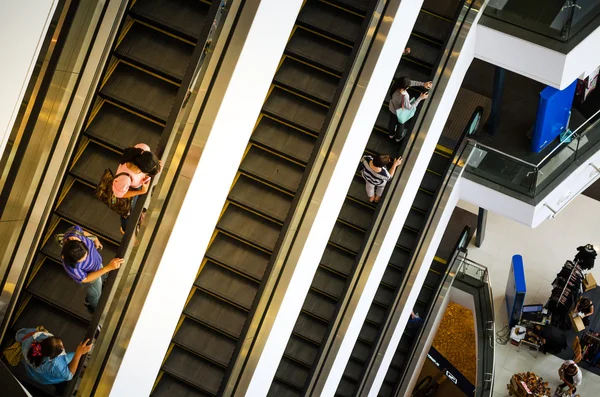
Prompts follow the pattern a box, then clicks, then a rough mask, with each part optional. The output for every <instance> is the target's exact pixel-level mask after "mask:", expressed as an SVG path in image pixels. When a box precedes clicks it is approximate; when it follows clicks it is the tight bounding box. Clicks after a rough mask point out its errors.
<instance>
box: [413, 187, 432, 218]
mask: <svg viewBox="0 0 600 397" xmlns="http://www.w3.org/2000/svg"><path fill="white" fill-rule="evenodd" d="M433 200H434V197H433V196H432V195H431V194H428V193H426V192H424V191H422V190H419V191H417V195H416V196H415V201H414V202H413V207H415V208H417V209H419V210H421V211H423V212H425V213H427V212H428V211H429V210H430V209H431V206H432V205H433Z"/></svg>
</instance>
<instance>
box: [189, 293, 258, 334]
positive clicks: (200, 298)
mask: <svg viewBox="0 0 600 397" xmlns="http://www.w3.org/2000/svg"><path fill="white" fill-rule="evenodd" d="M183 312H184V314H186V315H188V316H190V317H192V318H194V319H196V320H198V321H199V322H201V323H204V324H207V325H209V326H211V327H213V328H215V329H218V330H221V331H223V332H225V333H226V334H228V335H231V336H232V337H235V338H238V337H239V336H240V333H241V332H242V328H243V327H244V322H245V321H246V316H247V313H246V312H245V311H244V310H242V309H239V308H237V307H235V306H232V305H230V304H229V303H227V302H225V301H222V300H220V299H219V298H216V297H214V296H212V295H209V294H207V293H205V292H202V291H200V290H196V291H194V293H193V295H192V298H191V299H190V301H189V302H188V303H187V305H186V306H185V309H184V311H183Z"/></svg>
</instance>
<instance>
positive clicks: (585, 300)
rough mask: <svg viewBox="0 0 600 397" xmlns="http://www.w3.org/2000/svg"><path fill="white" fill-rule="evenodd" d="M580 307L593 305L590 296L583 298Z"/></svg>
mask: <svg viewBox="0 0 600 397" xmlns="http://www.w3.org/2000/svg"><path fill="white" fill-rule="evenodd" d="M579 306H580V307H584V308H588V307H590V306H592V301H591V300H590V298H581V302H579Z"/></svg>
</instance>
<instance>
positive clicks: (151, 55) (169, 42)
mask: <svg viewBox="0 0 600 397" xmlns="http://www.w3.org/2000/svg"><path fill="white" fill-rule="evenodd" d="M193 51H194V46H193V45H191V44H189V43H186V42H184V41H181V40H178V39H176V38H175V37H173V36H170V35H168V34H165V33H163V32H160V31H158V30H156V29H152V28H150V27H148V26H146V25H142V24H141V23H134V24H133V26H132V27H131V28H130V29H129V30H128V31H127V34H126V35H125V37H124V38H123V40H122V41H121V42H120V43H119V46H118V47H117V49H116V51H115V54H116V55H117V56H118V57H119V58H121V59H124V60H126V61H129V62H131V63H135V64H138V65H139V66H141V67H142V68H144V69H149V70H151V71H153V72H155V73H158V74H160V75H162V76H164V77H166V78H168V79H171V80H175V81H177V82H178V83H181V81H182V80H183V76H184V74H185V70H186V69H187V65H188V63H189V61H190V58H191V56H192V52H193Z"/></svg>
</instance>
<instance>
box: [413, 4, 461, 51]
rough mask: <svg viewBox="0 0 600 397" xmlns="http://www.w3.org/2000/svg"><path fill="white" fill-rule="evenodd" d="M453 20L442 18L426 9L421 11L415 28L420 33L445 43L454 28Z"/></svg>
mask: <svg viewBox="0 0 600 397" xmlns="http://www.w3.org/2000/svg"><path fill="white" fill-rule="evenodd" d="M453 25H454V24H453V23H452V22H448V21H446V20H444V19H441V18H439V17H437V16H435V15H432V14H431V13H428V12H426V11H424V10H421V12H419V16H418V17H417V21H416V22H415V27H414V30H415V32H418V33H419V34H420V35H423V36H426V37H430V38H432V39H434V40H436V41H438V42H439V43H444V42H445V41H446V38H447V37H448V35H449V34H450V32H451V30H452V26H453Z"/></svg>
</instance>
